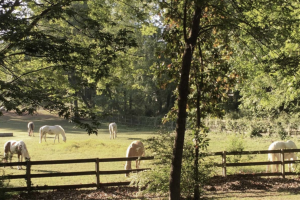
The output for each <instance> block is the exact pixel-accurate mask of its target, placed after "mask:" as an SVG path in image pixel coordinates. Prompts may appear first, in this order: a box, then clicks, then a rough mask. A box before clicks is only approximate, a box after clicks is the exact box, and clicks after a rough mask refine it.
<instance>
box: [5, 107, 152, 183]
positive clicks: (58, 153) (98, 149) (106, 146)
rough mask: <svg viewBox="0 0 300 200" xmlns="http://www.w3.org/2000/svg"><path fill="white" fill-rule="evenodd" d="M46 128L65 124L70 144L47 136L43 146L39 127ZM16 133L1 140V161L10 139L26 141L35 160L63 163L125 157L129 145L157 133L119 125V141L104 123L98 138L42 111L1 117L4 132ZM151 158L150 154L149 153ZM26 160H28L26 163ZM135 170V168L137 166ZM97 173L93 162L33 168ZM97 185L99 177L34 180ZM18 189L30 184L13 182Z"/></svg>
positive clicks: (119, 165) (116, 165) (109, 166)
mask: <svg viewBox="0 0 300 200" xmlns="http://www.w3.org/2000/svg"><path fill="white" fill-rule="evenodd" d="M29 121H33V122H34V124H35V127H34V137H29V136H28V133H27V123H28V122H29ZM43 125H61V126H62V127H63V128H64V130H65V132H66V138H67V141H66V142H63V141H62V137H61V135H60V138H59V139H60V140H59V141H60V142H59V143H58V141H57V140H56V142H55V144H54V142H53V141H54V135H49V134H47V138H46V140H47V141H46V142H44V140H42V143H41V144H40V143H39V133H38V131H39V128H40V127H41V126H43ZM8 132H11V133H13V137H0V147H1V153H0V159H1V160H2V158H3V145H4V143H5V142H6V141H7V140H23V141H24V142H25V143H26V145H27V148H28V151H29V154H30V157H31V160H32V161H37V160H63V159H82V158H110V157H125V156H126V150H127V147H128V145H129V144H130V143H131V142H132V141H134V140H143V139H146V138H148V137H150V136H153V135H154V134H155V132H154V130H144V129H139V128H128V127H126V126H122V125H118V137H117V139H114V140H113V139H109V138H110V135H109V130H108V123H103V124H102V125H101V128H100V129H99V132H98V135H88V134H87V133H86V132H85V131H84V130H81V129H78V128H76V127H75V126H74V124H72V123H69V122H68V121H67V120H64V119H61V118H59V117H56V116H55V115H52V114H50V113H48V112H46V111H44V110H39V111H38V114H37V115H33V116H28V115H24V116H18V115H16V114H14V113H11V112H8V113H4V116H1V117H0V133H8ZM146 155H147V152H146ZM17 160H18V159H17V155H14V156H13V159H12V162H17ZM23 161H24V160H23ZM150 162H151V161H142V162H141V166H140V167H141V168H144V167H145V168H146V167H150V164H151V163H150ZM124 165H125V162H113V163H100V170H123V169H124ZM133 166H134V167H133V169H135V165H133ZM89 170H95V166H94V164H92V163H83V164H58V165H38V166H32V169H31V171H32V173H35V174H38V173H51V172H76V171H89ZM0 174H1V175H2V174H6V175H8V174H14V175H16V174H25V168H23V170H17V169H16V167H14V169H10V168H9V167H6V168H0ZM126 180H127V179H126V177H125V174H122V175H107V176H100V181H101V182H104V183H105V182H118V181H126ZM93 182H95V176H92V175H91V176H74V177H52V178H35V179H32V183H33V185H64V184H85V183H93ZM9 184H11V185H14V186H25V185H26V181H25V180H21V179H17V180H11V181H10V183H9Z"/></svg>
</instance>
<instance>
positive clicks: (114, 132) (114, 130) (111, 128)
mask: <svg viewBox="0 0 300 200" xmlns="http://www.w3.org/2000/svg"><path fill="white" fill-rule="evenodd" d="M108 129H109V134H110V138H109V139H111V135H113V139H115V138H117V130H118V128H117V124H116V123H115V122H113V123H110V124H109V126H108Z"/></svg>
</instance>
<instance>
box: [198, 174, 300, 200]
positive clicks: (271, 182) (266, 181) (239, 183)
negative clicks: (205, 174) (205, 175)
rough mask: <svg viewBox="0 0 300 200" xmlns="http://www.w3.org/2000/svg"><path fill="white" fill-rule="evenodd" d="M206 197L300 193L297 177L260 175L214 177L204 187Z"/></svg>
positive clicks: (268, 195)
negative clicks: (264, 176)
mask: <svg viewBox="0 0 300 200" xmlns="http://www.w3.org/2000/svg"><path fill="white" fill-rule="evenodd" d="M204 189H205V191H206V195H205V196H206V197H207V198H220V197H221V198H226V197H227V198H229V197H240V198H242V197H243V198H251V197H252V198H255V197H256V198H258V197H259V198H263V197H267V198H270V197H272V196H273V197H274V199H275V197H277V198H276V199H280V193H282V194H290V195H298V194H300V179H299V177H298V178H286V179H283V178H261V177H238V176H236V177H227V178H224V177H214V178H212V179H211V180H210V182H209V184H208V185H206V186H205V187H204Z"/></svg>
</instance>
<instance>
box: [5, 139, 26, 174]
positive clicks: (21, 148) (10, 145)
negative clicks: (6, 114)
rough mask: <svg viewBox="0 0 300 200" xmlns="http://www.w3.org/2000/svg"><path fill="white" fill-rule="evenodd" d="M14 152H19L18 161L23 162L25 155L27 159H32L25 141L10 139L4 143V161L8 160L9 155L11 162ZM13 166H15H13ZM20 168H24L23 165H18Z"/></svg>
mask: <svg viewBox="0 0 300 200" xmlns="http://www.w3.org/2000/svg"><path fill="white" fill-rule="evenodd" d="M13 154H18V162H22V161H23V157H24V158H25V160H29V159H30V156H29V153H28V150H27V147H26V145H25V143H24V142H23V141H15V140H9V141H7V142H6V143H5V144H4V159H3V160H4V162H7V159H8V157H9V161H10V162H11V159H12V156H13ZM20 156H21V159H20ZM11 168H13V167H12V166H11ZM18 169H22V166H18Z"/></svg>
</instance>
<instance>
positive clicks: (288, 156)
mask: <svg viewBox="0 0 300 200" xmlns="http://www.w3.org/2000/svg"><path fill="white" fill-rule="evenodd" d="M280 149H297V146H296V144H295V143H294V142H293V141H291V140H288V141H287V142H283V141H276V142H273V143H272V144H271V145H270V146H269V149H268V150H280ZM280 157H281V154H280V153H269V154H268V160H269V161H276V160H277V161H280V160H281V159H280ZM284 160H297V156H296V154H295V153H294V152H290V153H284ZM288 165H289V171H290V172H291V170H292V168H293V164H292V163H289V164H288ZM269 167H270V165H268V166H267V172H268V171H269ZM274 167H276V168H275V169H274ZM271 170H272V171H273V172H274V171H276V172H278V164H277V165H275V166H274V165H272V166H271Z"/></svg>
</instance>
